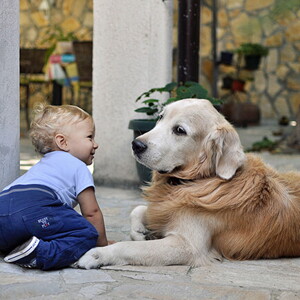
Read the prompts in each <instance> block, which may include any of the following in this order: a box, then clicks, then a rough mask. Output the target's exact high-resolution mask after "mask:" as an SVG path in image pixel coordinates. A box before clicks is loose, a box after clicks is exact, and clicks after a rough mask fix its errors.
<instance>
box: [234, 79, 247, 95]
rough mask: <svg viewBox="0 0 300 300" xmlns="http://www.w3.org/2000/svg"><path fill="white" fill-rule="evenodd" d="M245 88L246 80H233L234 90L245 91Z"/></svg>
mask: <svg viewBox="0 0 300 300" xmlns="http://www.w3.org/2000/svg"><path fill="white" fill-rule="evenodd" d="M244 88H245V81H244V80H239V79H234V80H233V82H232V86H231V89H232V91H238V92H244V91H245V89H244Z"/></svg>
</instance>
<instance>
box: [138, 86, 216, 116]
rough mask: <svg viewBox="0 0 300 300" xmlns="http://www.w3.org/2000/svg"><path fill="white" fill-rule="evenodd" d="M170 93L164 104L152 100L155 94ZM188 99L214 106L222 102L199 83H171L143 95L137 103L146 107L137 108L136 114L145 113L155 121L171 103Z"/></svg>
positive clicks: (154, 99) (157, 100)
mask: <svg viewBox="0 0 300 300" xmlns="http://www.w3.org/2000/svg"><path fill="white" fill-rule="evenodd" d="M157 92H158V93H168V94H169V98H168V99H166V100H165V101H164V102H162V101H161V100H159V99H156V98H152V97H151V96H152V95H153V94H154V93H157ZM186 98H198V99H207V100H209V101H211V103H212V104H213V105H219V104H221V100H218V99H215V98H213V97H209V96H208V91H207V90H206V89H205V88H204V87H203V86H202V85H200V84H199V83H198V82H193V81H187V82H185V83H184V84H179V85H178V84H177V83H176V82H171V83H168V84H167V85H165V86H164V87H161V88H152V89H150V90H149V91H147V92H144V93H143V94H141V95H140V96H139V97H138V98H137V99H136V102H138V101H142V103H143V104H144V106H142V107H140V108H137V109H136V110H135V112H138V113H145V114H147V115H148V116H153V117H154V120H156V119H157V118H158V115H159V114H160V112H161V111H162V109H163V108H164V106H166V105H167V104H169V103H172V102H175V101H178V100H181V99H186Z"/></svg>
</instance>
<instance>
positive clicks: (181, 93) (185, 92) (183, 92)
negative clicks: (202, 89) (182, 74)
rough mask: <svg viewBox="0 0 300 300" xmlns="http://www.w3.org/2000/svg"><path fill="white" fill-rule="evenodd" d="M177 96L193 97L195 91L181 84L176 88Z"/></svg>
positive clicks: (181, 97) (183, 97) (182, 97)
mask: <svg viewBox="0 0 300 300" xmlns="http://www.w3.org/2000/svg"><path fill="white" fill-rule="evenodd" d="M176 93H177V97H178V98H180V99H185V98H191V97H192V95H193V93H192V92H191V91H190V90H189V89H188V88H187V87H186V86H180V87H179V88H177V90H176Z"/></svg>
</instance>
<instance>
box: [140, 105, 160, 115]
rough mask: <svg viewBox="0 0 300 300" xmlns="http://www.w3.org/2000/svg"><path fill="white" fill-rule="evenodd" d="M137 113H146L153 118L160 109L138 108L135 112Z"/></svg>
mask: <svg viewBox="0 0 300 300" xmlns="http://www.w3.org/2000/svg"><path fill="white" fill-rule="evenodd" d="M135 112H138V113H146V114H147V115H148V116H151V115H153V114H155V113H156V112H158V109H157V108H150V107H140V108H137V109H136V110H135Z"/></svg>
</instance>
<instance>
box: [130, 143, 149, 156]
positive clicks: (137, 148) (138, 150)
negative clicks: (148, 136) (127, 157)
mask: <svg viewBox="0 0 300 300" xmlns="http://www.w3.org/2000/svg"><path fill="white" fill-rule="evenodd" d="M146 149H147V145H146V144H144V143H143V142H141V141H139V140H137V139H135V140H133V141H132V150H133V152H134V154H135V155H137V156H139V155H140V154H142V153H143V152H145V151H146Z"/></svg>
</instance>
